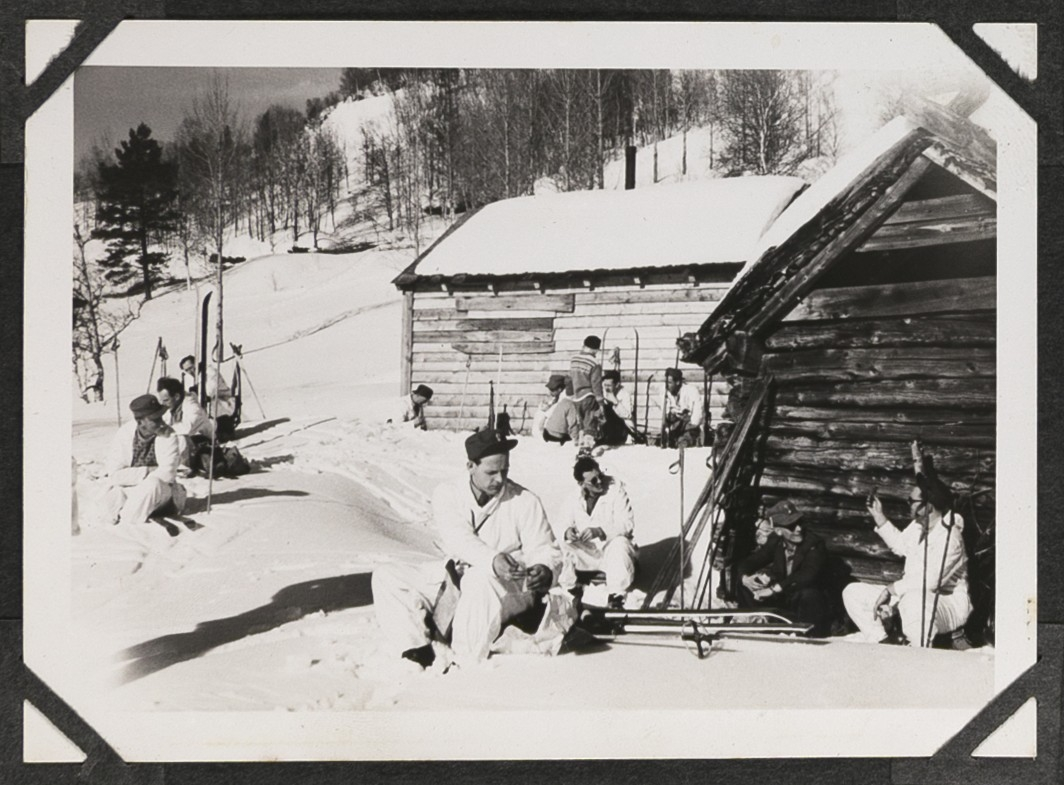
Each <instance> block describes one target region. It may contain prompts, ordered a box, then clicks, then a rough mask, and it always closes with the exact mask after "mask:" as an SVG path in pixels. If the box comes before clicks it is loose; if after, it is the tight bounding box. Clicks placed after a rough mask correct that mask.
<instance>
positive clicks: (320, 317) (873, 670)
mask: <svg viewBox="0 0 1064 785" xmlns="http://www.w3.org/2000/svg"><path fill="white" fill-rule="evenodd" d="M408 260H409V256H408V252H407V253H406V254H404V253H402V252H365V253H362V254H352V255H347V256H343V255H324V254H323V255H317V254H294V255H283V256H272V257H265V258H262V259H258V260H254V261H251V262H247V263H245V264H243V265H241V266H240V267H238V268H236V269H235V270H234V271H233V272H232V273H231V274H229V275H228V277H227V280H226V336H227V340H231V341H234V342H236V343H242V344H243V346H244V351H245V357H246V362H245V366H246V369H247V372H248V375H249V378H250V381H251V384H252V385H253V387H254V390H255V393H256V394H257V397H258V401H256V400H255V398H254V397H252V396H251V395H249V392H250V391H249V390H245V404H244V408H245V417H246V420H245V423H244V424H243V425H242V426H241V430H240V433H239V439H238V441H237V444H238V445H239V447H240V449H241V450H242V451H243V453H244V454H245V456H246V457H247V458H248V459H249V460H250V461H251V462H252V464H253V467H254V471H253V472H252V473H250V474H248V475H246V476H243V477H240V478H239V479H235V480H233V479H226V480H218V481H216V482H215V485H214V489H213V498H212V507H211V511H210V512H209V513H207V512H206V509H205V505H206V493H207V485H206V480H204V479H202V478H197V479H192V480H189V481H187V486H188V488H189V491H190V497H191V498H190V510H189V511H190V514H191V515H192V517H193V518H194V519H195V520H196V521H197V522H198V523H200V524H201V525H202V528H201V529H198V530H195V531H188V532H182V533H181V534H179V535H178V536H176V537H171V536H169V535H168V534H167V533H166V532H165V531H164V530H162V529H161V528H158V527H155V526H150V525H149V526H145V527H143V528H142V529H139V530H135V531H120V530H119V529H120V527H113V528H112V527H105V526H101V525H99V524H98V523H96V518H97V516H98V509H99V508H98V502H99V494H100V491H101V488H100V486H101V483H100V482H98V481H97V479H96V478H97V477H98V475H99V473H100V468H101V467H100V459H101V456H102V455H103V451H104V449H105V447H106V444H107V442H108V440H109V439H110V437H111V434H112V433H113V431H114V428H115V417H116V414H115V412H116V406H115V403H114V401H113V400H108V401H105V402H104V403H100V404H91V405H87V404H85V403H83V402H82V401H81V400H80V399H77V398H76V397H75V398H74V401H73V407H74V411H73V420H74V434H73V446H72V449H73V454H74V457H75V459H76V461H77V472H78V482H77V487H78V497H79V498H78V502H79V512H80V524H81V527H82V533H81V534H80V535H79V536H77V537H74V538H73V543H72V562H73V565H72V586H71V590H72V604H71V618H72V619H73V620H74V622H73V626H72V630H71V633H72V634H73V635H74V636H75V638H76V639H77V640H78V641H79V649H80V651H81V655H80V656H81V658H82V662H81V664H80V668H81V669H82V671H83V677H84V685H85V689H86V690H88V691H89V692H91V694H93V695H94V698H93V702H92V705H93V707H94V708H93V711H101V712H104V713H107V714H109V713H112V712H117V713H119V714H120V715H122V716H125V717H128V716H143V715H142V713H143V712H147V713H148V715H147V716H149V717H150V716H152V715H153V714H157V715H158V716H159V717H164V718H172V717H174V716H185V713H188V712H193V713H195V712H204V711H206V712H220V714H218V715H217V716H219V717H221V716H225V717H232V716H233V715H232V712H247V711H252V710H255V711H261V710H284V711H289V712H291V711H295V712H300V711H305V710H315V711H316V710H329V711H332V712H336V711H341V712H351V711H353V712H356V715H353V716H361V715H359V714H357V713H359V712H366V711H371V712H381V711H385V710H387V711H388V712H398V715H397V716H398V717H402V716H410V717H413V716H421V715H420V714H419V713H420V712H423V711H426V710H427V711H431V712H436V711H439V710H442V709H448V710H473V711H474V716H476V717H480V718H481V719H482V720H483V718H489V719H488V720H483V721H486V722H491V720H490V718H491V717H493V716H495V715H494V714H493V712H494V711H495V710H497V708H498V706H499V702H500V696H505V705H506V707H507V708H508V709H511V710H512V709H528V710H541V709H555V710H558V711H570V712H577V713H578V714H581V716H582V713H583V712H588V711H591V712H594V711H608V712H616V711H619V710H620V711H630V712H633V714H632V715H631V716H632V717H633V718H634V717H639V716H643V715H642V713H643V712H646V711H648V710H657V711H706V710H721V709H724V708H726V709H727V710H729V711H732V710H750V711H752V712H753V714H752V715H750V716H751V717H757V716H759V715H763V712H765V711H767V710H770V709H772V710H798V709H802V710H809V709H814V710H821V709H832V710H838V709H861V710H867V709H885V710H891V709H894V710H917V709H925V710H930V709H933V710H935V712H945V714H944V715H943V716H945V717H947V718H949V719H948V721H947V725H949V723H950V722H952V723H953V724H955V726H956V728H959V727H961V725H963V723H964V721H965V719H966V718H968V717H970V716H971V715H973V714H974V712H975V711H976V710H977V709H978V708H979V707H980V706H982V705H983V704H985V702H986V701H987V700H988V699H989V697H990V696H991V695H992V693H993V687H994V685H993V677H994V669H993V656H992V653H991V652H989V651H971V652H964V653H962V652H950V651H912V650H907V649H900V648H895V647H875V646H867V645H861V644H856V643H853V642H850V641H846V640H832V641H828V642H816V643H813V642H808V643H807V642H789V643H781V642H776V641H764V640H744V641H738V640H732V641H728V642H726V643H723V644H722V645H720V646H719V648H718V649H716V650H715V651H714V653H713V654H712V655H711V657H710V658H709V659H707V660H704V661H699V660H698V659H696V658H695V657H693V656H692V655H691V654H690V653H688V652H686V651H685V650H684V648H683V647H682V645H680V644H679V643H678V642H675V643H674V644H673V645H669V646H661V645H658V646H649V645H638V644H636V643H634V642H629V641H624V642H617V643H615V644H613V645H611V646H609V647H607V648H605V649H603V650H601V651H593V652H588V653H584V654H567V655H561V656H559V657H556V658H537V657H528V656H499V657H495V658H492V659H491V660H489V661H488V663H486V664H485V665H484V666H482V667H480V668H474V669H472V670H468V671H459V672H454V671H451V672H449V673H447V674H441V673H440V672H439V671H438V670H430V671H426V672H424V673H415V672H412V671H411V670H410V669H407V668H405V667H403V664H404V663H398V662H395V661H392V660H390V659H389V658H386V657H384V656H383V655H382V654H381V652H380V645H379V641H378V639H377V635H376V622H375V620H374V617H373V608H372V601H373V598H372V595H371V592H370V575H371V573H372V571H373V569H374V568H375V567H376V566H377V565H378V564H381V563H382V562H385V561H390V560H395V559H400V560H403V559H413V560H418V559H424V558H427V557H430V556H431V555H433V554H435V549H434V545H433V530H432V526H431V521H430V519H429V513H428V499H429V494H430V493H431V490H432V488H433V487H434V485H435V484H436V483H437V482H439V481H441V480H443V479H445V478H447V477H450V476H453V475H454V474H455V473H458V472H462V471H463V465H464V454H463V450H462V439H463V438H464V434H458V433H446V432H414V431H411V430H406V429H402V428H396V427H395V426H391V425H384V424H381V422H382V417H383V414H382V413H383V412H384V410H385V409H384V407H385V405H386V404H387V403H388V402H389V401H391V400H392V399H394V398H395V397H396V395H397V393H398V377H399V368H398V358H399V329H400V301H399V296H398V294H397V292H396V291H395V289H394V287H392V286H391V284H390V283H389V281H390V280H391V278H392V277H394V275H395V274H396V273H397V272H398V271H399V270H400V269H402V267H403V266H405V264H406V263H407V262H408ZM196 302H197V292H196V291H195V290H193V291H175V292H171V293H169V294H166V295H164V296H162V297H159V298H157V299H155V300H153V301H151V302H150V303H148V304H147V305H146V306H145V307H144V309H143V310H142V312H141V317H140V319H138V320H137V322H135V323H134V324H133V325H132V326H131V327H130V328H129V329H128V330H127V331H126V332H125V333H124V334H123V340H122V350H121V352H122V353H121V356H120V366H121V370H122V373H123V376H122V379H121V388H122V396H123V401H122V406H123V407H124V406H125V405H126V401H128V399H129V398H131V397H132V396H133V395H136V394H139V393H140V392H142V391H143V389H144V385H145V383H146V382H147V380H148V371H149V369H150V366H151V356H152V351H153V349H154V347H155V344H156V341H157V339H158V337H159V336H162V337H163V338H164V341H165V342H166V344H167V346H168V347H169V348H170V356H171V358H172V359H171V364H175V363H176V359H177V358H178V357H179V356H180V355H181V354H183V353H185V352H186V351H188V352H191V351H192V347H193V343H194V339H193V333H192V330H193V329H194V328H193V325H194V313H195V309H196V305H195V303H196ZM260 406H261V409H260ZM706 453H707V451H706V450H696V451H691V452H690V453H689V456H688V461H687V477H686V487H685V492H686V500H687V504H688V505H690V504H691V502H692V501H693V500H694V498H695V496H696V495H697V493H698V491H699V489H700V488H701V487H702V485H703V483H704V481H705V478H706V474H707V470H706V469H705V465H704V458H705V457H706ZM574 457H575V456H574V452H573V450H572V448H570V447H558V446H556V445H547V444H544V443H535V442H532V441H531V440H530V439H523V440H522V441H521V444H520V445H519V446H518V448H517V450H516V451H515V452H514V455H513V472H512V476H513V477H514V478H515V479H516V480H517V481H519V482H521V483H523V484H525V485H527V486H528V487H529V488H531V489H532V490H533V491H535V492H536V493H537V494H539V495H540V496H541V497H542V498H543V500H544V503H545V505H546V507H547V511H548V514H550V513H552V512H553V511H555V510H556V509H557V508H558V505H559V503H560V501H561V499H562V496H563V494H565V493H567V492H568V491H569V490H570V489H571V487H572V483H573V481H572V478H571V475H570V473H569V472H570V467H571V465H572V461H573V459H574ZM601 460H602V463H603V465H604V466H605V468H606V469H607V470H608V471H610V472H612V473H614V474H616V475H617V476H618V477H620V478H621V479H623V480H624V481H625V482H626V483H627V484H628V486H629V489H630V492H631V495H632V498H633V504H634V506H635V508H636V512H637V516H638V518H637V540H638V542H639V544H640V545H641V546H642V549H643V551H642V552H643V557H644V560H645V562H646V563H647V564H646V568H645V569H644V570H643V572H642V574H641V576H640V579H639V585H640V586H642V587H643V588H646V586H647V585H648V584H649V582H650V580H651V579H652V578H653V574H654V572H655V570H656V565H658V564H660V561H661V559H662V558H663V555H664V554H665V553H666V552H667V550H668V547H669V546H670V545H671V543H672V541H673V538H674V536H675V532H676V530H677V528H678V526H679V520H680V511H679V487H678V479H677V477H676V476H675V475H672V474H670V473H669V465H670V464H671V463H672V461H673V460H675V454H674V453H672V452H666V451H662V450H658V449H654V448H647V447H635V446H631V447H625V448H621V449H617V450H612V451H609V452H607V453H605V454H604V455H603V457H602V459H601ZM897 674H906V675H905V678H904V679H896V675H897ZM913 674H918V676H914V675H913ZM129 712H133V715H130V714H128V713H129ZM175 712H176V713H178V714H174V713H175ZM404 712H410V714H409V715H406V714H404ZM784 713H786V712H784ZM189 716H198V715H196V714H191V715H189ZM211 716H213V715H211ZM608 716H615V717H618V718H621V717H623V716H625V715H623V714H622V715H615V714H610V715H608ZM677 716H682V715H677ZM774 716H775V715H774ZM781 716H782V715H781ZM936 716H939V715H938V714H936ZM759 721H764V717H763V716H762V720H759ZM138 722H139V723H147V725H150V724H151V722H152V721H151V720H150V719H148V720H140V721H138ZM206 722H207V725H205V726H203V727H204V728H207V727H209V723H210V721H209V720H207V721H206ZM385 722H386V724H387V721H385ZM392 722H398V720H392ZM101 723H102V725H103V726H104V727H106V725H107V723H106V721H103V720H101ZM400 724H401V723H400ZM144 727H147V726H146V725H145V726H144ZM636 727H637V726H636ZM141 730H143V728H141ZM190 733H191V735H190V736H188V738H187V740H186V741H187V744H188V745H191V746H189V747H184V746H183V747H182V750H183V754H190V755H191V756H192V757H193V758H195V757H197V756H199V757H203V756H206V757H210V756H211V753H210V750H209V749H207V750H206V751H204V749H203V748H201V747H198V746H197V740H199V741H202V742H203V743H207V742H206V739H207V738H209V733H208V731H207V730H203V731H202V738H201V736H200V735H197V733H195V732H190ZM441 733H442V736H440V737H436V738H433V739H432V740H428V739H426V738H424V737H423V736H416V737H415V738H407V739H406V741H405V744H406V745H407V746H406V747H402V748H401V749H402V751H401V752H400V751H399V749H400V748H398V747H394V746H388V745H385V746H383V747H382V746H379V744H378V743H377V742H374V744H372V745H371V744H368V742H355V741H352V742H350V744H349V746H347V747H344V749H346V750H348V751H349V754H350V756H351V757H356V758H357V757H367V758H373V757H390V756H401V757H407V756H410V757H420V756H430V757H431V756H433V755H440V754H443V753H441V752H440V747H439V745H441V744H443V741H442V740H445V739H447V738H450V737H451V735H450V732H448V731H446V730H445V731H441ZM144 738H151V734H150V733H149V734H146V735H145V736H144ZM270 738H271V737H270V735H269V734H265V735H264V736H262V737H261V738H260V739H258V741H257V742H256V744H258V745H260V746H255V744H253V745H252V746H251V747H250V750H251V751H249V752H248V753H247V754H248V755H249V756H251V757H257V756H263V755H270V754H275V752H271V751H270V750H271V749H272V748H269V747H268V740H269V739H270ZM389 738H390V739H391V742H390V744H393V745H394V744H398V743H399V742H398V741H397V739H401V738H402V734H401V733H399V735H398V736H395V737H394V738H393V737H391V736H390V737H389ZM617 738H620V739H624V738H626V736H625V734H623V733H622V734H621V735H620V736H619V737H617ZM943 740H944V738H943V739H939V740H938V741H934V740H933V739H930V738H927V739H925V738H920V739H918V740H917V742H916V743H917V746H918V747H919V746H920V745H923V746H925V747H927V749H928V751H930V750H932V749H934V748H935V747H936V746H937V745H938V744H941V743H942V741H943ZM378 742H379V740H378ZM647 743H650V744H656V745H658V746H654V747H652V749H668V748H669V745H668V744H665V746H664V747H662V746H661V742H660V740H657V741H655V740H654V739H649V740H647ZM126 744H127V745H129V746H125V747H122V750H123V754H124V755H127V756H132V757H133V758H137V757H144V756H147V757H151V756H152V755H153V754H154V753H152V752H151V751H150V750H149V747H143V746H142V747H138V746H137V743H136V742H131V741H127V742H126ZM145 744H147V742H145ZM149 746H150V745H149ZM813 748H815V746H814V747H813ZM813 748H810V749H813ZM150 749H155V748H154V747H151V748H150ZM625 749H628V748H623V749H618V750H615V753H616V754H619V755H623V754H626V752H625ZM630 749H634V748H630ZM685 749H687V748H685ZM695 749H700V748H698V747H696V748H695ZM190 750H191V752H190ZM232 754H236V753H233V752H232V750H229V751H228V752H226V754H225V755H223V757H230V756H231V755H232ZM468 754H469V755H471V756H473V757H476V756H477V753H475V752H472V751H469V752H468ZM480 754H487V752H486V751H481V753H480ZM555 754H562V753H561V752H560V751H559V748H557V747H555V748H544V749H543V750H542V751H541V755H543V756H548V757H549V756H553V755H555ZM632 754H647V753H646V752H645V751H644V752H642V753H635V752H633V753H632ZM674 754H675V753H674ZM762 754H767V753H762ZM463 756H465V755H463ZM533 756H535V754H534V753H533Z"/></svg>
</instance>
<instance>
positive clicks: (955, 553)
mask: <svg viewBox="0 0 1064 785" xmlns="http://www.w3.org/2000/svg"><path fill="white" fill-rule="evenodd" d="M912 456H913V463H914V466H915V470H916V487H915V488H913V489H912V492H911V493H910V494H909V508H910V510H911V513H912V516H913V519H912V522H911V523H909V525H908V526H906V527H905V529H904V530H899V529H898V528H897V527H896V526H895V525H894V524H893V523H891V521H890V519H889V518H887V516H886V515H884V514H883V502H882V501H880V499H879V497H878V496H876V495H875V493H874V492H873V494H872V495H871V496H870V498H869V500H868V512H869V513H870V514H871V516H872V520H873V521H874V522H875V526H876V534H878V535H879V536H880V537H881V538H882V539H883V542H885V543H886V544H887V547H889V548H890V549H891V550H892V551H893V552H894V553H896V554H898V555H899V556H903V557H905V568H904V571H903V572H902V576H901V578H900V579H899V580H897V581H895V582H894V583H892V584H889V585H887V586H877V585H875V584H871V583H851V584H850V585H848V586H847V587H846V588H845V589H844V590H843V593H842V601H843V604H844V605H845V606H846V613H847V614H849V616H850V618H851V619H852V620H853V622H854V624H856V625H857V627H858V629H859V630H860V631H861V632H862V633H863V634H864V637H865V639H866V640H869V641H877V642H878V641H882V640H884V639H885V638H887V637H888V633H887V628H886V626H885V624H884V622H886V623H888V624H889V623H890V622H891V621H892V619H893V617H894V614H895V613H897V615H898V616H899V617H900V620H901V632H902V635H903V637H904V639H906V640H907V642H908V643H909V645H910V646H924V645H928V646H929V645H931V641H932V640H933V639H934V637H935V636H936V635H938V634H939V633H944V632H954V631H956V630H959V629H961V628H962V627H963V626H964V623H965V622H966V621H968V616H969V615H970V614H971V612H972V603H971V599H970V598H969V597H968V556H967V553H966V552H965V550H964V535H963V532H962V529H963V528H964V519H963V518H962V517H961V516H960V514H959V513H957V512H956V511H955V510H954V509H953V492H952V491H951V490H950V489H949V486H947V485H946V484H945V483H944V482H942V480H941V479H939V477H938V475H937V473H936V472H935V468H934V465H933V463H932V461H931V458H930V456H923V455H921V453H920V446H919V443H918V442H913V443H912Z"/></svg>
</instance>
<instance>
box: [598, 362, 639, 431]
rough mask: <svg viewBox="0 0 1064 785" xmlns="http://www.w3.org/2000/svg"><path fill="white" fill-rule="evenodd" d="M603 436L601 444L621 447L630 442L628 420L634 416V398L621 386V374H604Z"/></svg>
mask: <svg viewBox="0 0 1064 785" xmlns="http://www.w3.org/2000/svg"><path fill="white" fill-rule="evenodd" d="M602 394H603V401H602V415H603V425H602V434H601V436H600V437H599V444H611V445H619V444H624V443H625V442H626V441H628V433H629V425H628V420H629V418H631V416H632V398H631V396H630V395H628V390H626V389H625V388H624V386H623V385H622V384H621V374H620V373H618V372H617V371H606V372H604V373H603V374H602Z"/></svg>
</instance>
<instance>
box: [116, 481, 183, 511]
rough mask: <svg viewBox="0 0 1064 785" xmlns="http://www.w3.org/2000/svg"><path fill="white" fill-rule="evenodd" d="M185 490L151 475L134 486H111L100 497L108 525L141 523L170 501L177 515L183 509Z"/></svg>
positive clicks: (176, 484) (177, 484)
mask: <svg viewBox="0 0 1064 785" xmlns="http://www.w3.org/2000/svg"><path fill="white" fill-rule="evenodd" d="M185 498H186V493H185V487H184V486H183V485H181V484H180V483H176V482H173V483H170V482H164V481H163V480H160V479H159V478H158V477H153V476H151V475H149V476H147V477H145V478H144V479H143V480H141V481H140V482H139V483H137V484H136V485H128V486H122V485H111V486H109V487H108V488H107V491H106V492H105V494H104V509H105V513H106V516H107V521H108V522H109V523H144V522H145V521H147V520H148V517H149V516H150V515H151V514H152V513H153V512H155V511H156V510H158V509H159V508H160V507H162V506H163V505H164V504H166V503H167V502H168V501H170V500H171V499H172V500H173V502H174V506H175V507H176V508H177V511H178V512H179V513H180V512H182V511H183V510H184V509H185Z"/></svg>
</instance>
